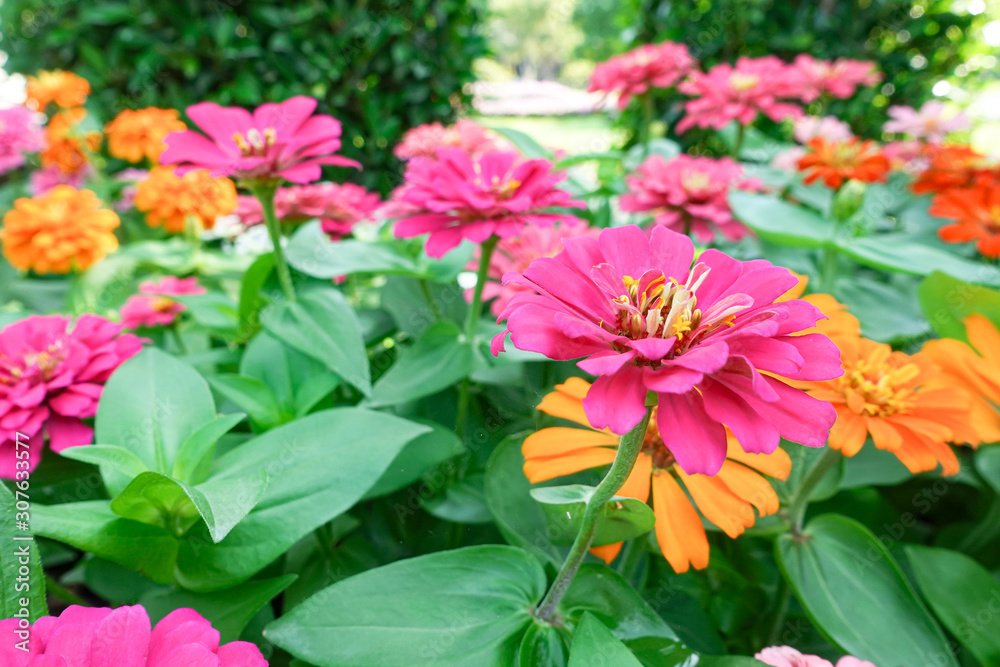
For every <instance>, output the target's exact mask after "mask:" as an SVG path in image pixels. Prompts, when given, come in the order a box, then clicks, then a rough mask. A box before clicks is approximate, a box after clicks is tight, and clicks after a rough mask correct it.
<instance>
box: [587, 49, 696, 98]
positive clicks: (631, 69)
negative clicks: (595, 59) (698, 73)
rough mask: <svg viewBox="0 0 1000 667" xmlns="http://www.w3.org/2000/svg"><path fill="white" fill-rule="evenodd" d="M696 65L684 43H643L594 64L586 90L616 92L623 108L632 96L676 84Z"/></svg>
mask: <svg viewBox="0 0 1000 667" xmlns="http://www.w3.org/2000/svg"><path fill="white" fill-rule="evenodd" d="M696 64H697V63H696V61H695V59H694V58H692V57H691V54H690V53H689V52H688V49H687V47H686V46H684V45H683V44H676V43H674V42H663V43H661V44H646V45H644V46H640V47H639V48H636V49H632V50H631V51H629V52H627V53H623V54H621V55H617V56H613V57H611V58H609V59H608V60H606V61H605V62H603V63H600V64H599V65H597V67H595V68H594V73H593V74H592V75H591V77H590V86H589V87H588V90H589V91H590V92H602V93H617V94H618V108H619V109H624V108H625V107H627V106H628V103H629V100H631V99H632V97H633V96H635V95H642V94H643V93H645V92H646V91H647V90H649V89H651V88H670V87H672V86H674V85H676V84H677V82H678V81H680V80H681V79H683V78H684V77H685V76H687V75H688V73H690V72H691V71H692V70H693V69H694V67H695V66H696Z"/></svg>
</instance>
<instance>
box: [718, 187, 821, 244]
mask: <svg viewBox="0 0 1000 667" xmlns="http://www.w3.org/2000/svg"><path fill="white" fill-rule="evenodd" d="M729 205H730V206H731V207H732V209H733V213H734V214H735V215H736V217H737V218H739V219H740V220H741V221H742V222H743V223H744V224H745V225H746V226H747V227H749V228H750V229H752V230H754V231H755V232H757V235H758V236H760V238H762V239H764V240H765V241H770V242H772V243H777V244H780V245H784V246H789V247H792V248H822V247H824V246H826V245H827V244H829V243H830V242H831V241H832V240H833V234H834V224H833V222H832V221H830V220H824V219H823V218H821V217H820V216H818V215H817V214H815V213H813V212H812V211H810V210H808V209H805V208H803V207H801V206H796V205H794V204H789V203H788V202H785V201H782V200H780V199H777V198H775V197H773V196H771V195H764V194H758V193H755V192H744V191H742V190H732V191H730V193H729Z"/></svg>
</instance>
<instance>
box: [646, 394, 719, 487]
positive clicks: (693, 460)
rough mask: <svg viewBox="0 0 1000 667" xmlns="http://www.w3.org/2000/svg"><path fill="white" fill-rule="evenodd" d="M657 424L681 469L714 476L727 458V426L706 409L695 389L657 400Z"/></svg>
mask: <svg viewBox="0 0 1000 667" xmlns="http://www.w3.org/2000/svg"><path fill="white" fill-rule="evenodd" d="M656 427H657V429H658V430H659V432H660V436H661V437H662V438H663V442H664V444H665V445H666V446H667V447H668V448H669V449H670V451H671V453H672V454H673V455H674V458H675V459H676V460H677V465H679V466H680V467H681V468H682V469H683V470H684V472H686V473H688V474H695V473H698V474H702V475H715V474H716V473H718V472H719V469H720V468H722V464H723V463H725V461H726V429H725V428H723V427H722V424H720V423H719V422H717V421H716V420H714V419H712V417H711V416H710V415H709V414H708V413H707V412H706V411H705V405H704V403H703V401H702V397H701V395H700V394H698V393H697V392H693V391H690V392H687V393H685V394H670V395H667V396H666V400H664V399H663V398H661V399H660V401H659V407H658V409H657V411H656Z"/></svg>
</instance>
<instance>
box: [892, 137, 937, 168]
mask: <svg viewBox="0 0 1000 667" xmlns="http://www.w3.org/2000/svg"><path fill="white" fill-rule="evenodd" d="M882 154H883V155H885V156H886V157H887V158H888V159H889V164H891V165H892V168H893V169H898V170H900V171H905V172H906V173H908V174H919V173H921V172H923V171H925V170H926V169H927V168H928V167H929V166H930V164H931V155H930V154H929V153H928V151H927V144H925V143H924V142H922V141H920V140H919V139H908V140H906V141H890V142H889V143H886V144H882Z"/></svg>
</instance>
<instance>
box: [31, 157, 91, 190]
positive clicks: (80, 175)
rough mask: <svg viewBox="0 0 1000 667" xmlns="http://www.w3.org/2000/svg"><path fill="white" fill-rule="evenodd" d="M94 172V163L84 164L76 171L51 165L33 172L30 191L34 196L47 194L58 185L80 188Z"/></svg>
mask: <svg viewBox="0 0 1000 667" xmlns="http://www.w3.org/2000/svg"><path fill="white" fill-rule="evenodd" d="M93 173H94V167H93V166H92V165H90V164H89V163H88V164H84V165H82V166H81V167H80V168H79V169H76V170H74V171H68V172H64V171H63V170H62V169H60V168H59V165H55V164H53V165H49V166H48V167H42V168H41V169H36V170H35V171H33V172H31V176H30V177H29V178H28V192H30V193H31V196H32V197H37V196H38V195H41V194H45V193H46V192H48V191H49V190H51V189H52V188H54V187H56V186H57V185H68V186H70V187H72V188H77V189H80V188H82V187H83V184H84V183H85V182H86V181H87V179H88V178H90V177H91V176H92V175H93Z"/></svg>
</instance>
